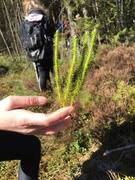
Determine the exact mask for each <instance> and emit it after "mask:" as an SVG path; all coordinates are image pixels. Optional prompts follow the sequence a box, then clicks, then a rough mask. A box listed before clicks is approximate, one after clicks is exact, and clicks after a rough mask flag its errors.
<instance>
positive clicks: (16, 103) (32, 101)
mask: <svg viewBox="0 0 135 180" xmlns="http://www.w3.org/2000/svg"><path fill="white" fill-rule="evenodd" d="M46 102H47V99H46V98H45V97H43V96H9V97H7V98H5V99H3V100H1V101H0V111H9V110H12V109H16V108H23V107H28V106H36V105H39V106H42V105H44V104H46Z"/></svg>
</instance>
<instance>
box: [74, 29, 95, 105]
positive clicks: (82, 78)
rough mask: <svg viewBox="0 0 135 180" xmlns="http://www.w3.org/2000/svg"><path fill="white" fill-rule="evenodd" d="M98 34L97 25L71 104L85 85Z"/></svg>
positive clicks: (92, 34)
mask: <svg viewBox="0 0 135 180" xmlns="http://www.w3.org/2000/svg"><path fill="white" fill-rule="evenodd" d="M96 35H97V28H96V27H95V28H94V30H93V31H92V33H91V42H90V47H89V49H88V50H87V51H86V55H85V59H84V63H83V66H82V72H81V73H80V75H79V77H78V79H77V82H76V86H75V89H74V91H73V95H72V97H71V104H73V103H74V100H75V98H76V97H77V95H78V94H79V91H80V89H81V87H82V85H83V82H84V79H85V75H86V72H87V69H88V67H89V64H90V62H91V58H92V54H93V47H94V45H95V40H96Z"/></svg>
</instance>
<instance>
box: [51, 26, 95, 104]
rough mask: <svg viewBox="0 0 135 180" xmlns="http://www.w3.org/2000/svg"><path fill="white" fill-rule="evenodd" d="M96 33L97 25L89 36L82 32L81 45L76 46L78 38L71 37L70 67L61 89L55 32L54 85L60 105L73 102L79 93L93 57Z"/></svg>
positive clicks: (57, 40)
mask: <svg viewBox="0 0 135 180" xmlns="http://www.w3.org/2000/svg"><path fill="white" fill-rule="evenodd" d="M96 35H97V26H96V27H95V28H94V30H93V31H92V32H91V36H89V33H88V32H86V33H85V34H84V37H83V38H84V39H83V42H82V47H78V39H77V37H76V36H74V37H73V38H72V49H71V52H72V57H71V60H70V68H69V70H68V72H67V78H66V80H65V81H64V82H65V85H64V88H63V89H62V88H61V85H60V84H61V83H60V78H59V75H60V74H59V63H58V46H59V45H58V44H59V38H58V32H56V34H55V40H54V47H55V51H54V63H55V66H54V69H55V85H56V94H57V96H58V100H59V103H60V104H61V105H62V106H66V105H69V104H73V103H74V102H75V100H76V98H77V96H78V95H79V92H80V89H81V88H82V86H83V83H84V80H85V76H86V74H87V71H88V68H89V65H90V62H91V60H92V57H93V52H94V51H93V48H94V45H95V41H96ZM78 49H79V51H80V57H78V54H79V53H78ZM78 64H79V65H78ZM77 68H78V69H77ZM76 70H77V71H76ZM76 72H77V73H78V74H77V78H76V79H74V81H73V78H74V76H75V73H76Z"/></svg>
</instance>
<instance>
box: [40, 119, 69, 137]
mask: <svg viewBox="0 0 135 180" xmlns="http://www.w3.org/2000/svg"><path fill="white" fill-rule="evenodd" d="M70 123H71V116H67V117H66V118H65V119H63V121H61V122H59V123H58V124H56V125H54V126H51V127H48V128H43V129H42V130H41V129H40V131H39V132H38V134H39V135H53V134H56V133H58V132H59V131H61V130H64V129H65V128H67V127H68V126H69V125H70Z"/></svg>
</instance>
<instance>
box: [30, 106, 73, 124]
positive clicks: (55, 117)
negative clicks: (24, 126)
mask: <svg viewBox="0 0 135 180" xmlns="http://www.w3.org/2000/svg"><path fill="white" fill-rule="evenodd" d="M73 110H74V109H73V107H72V106H68V107H64V108H61V109H59V110H57V111H55V112H53V113H50V114H41V113H34V114H33V117H32V118H31V122H30V121H29V123H30V124H31V126H32V125H38V126H41V125H43V126H46V127H50V126H53V125H56V124H58V123H60V122H62V121H63V119H65V118H66V117H67V116H70V115H71V113H72V112H73Z"/></svg>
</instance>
